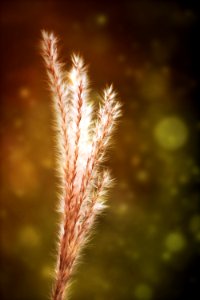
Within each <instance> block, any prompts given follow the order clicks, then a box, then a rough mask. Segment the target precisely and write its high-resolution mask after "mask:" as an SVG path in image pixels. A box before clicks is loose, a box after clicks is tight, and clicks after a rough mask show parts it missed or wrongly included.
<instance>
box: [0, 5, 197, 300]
mask: <svg viewBox="0 0 200 300" xmlns="http://www.w3.org/2000/svg"><path fill="white" fill-rule="evenodd" d="M197 2H198V1H164V0H161V1H151V0H149V1H147V0H146V1H143V0H141V1H125V0H124V1H76V0H75V1H56V0H55V1H44V0H43V1H1V4H0V5H1V103H0V104H1V118H0V123H1V131H0V132H1V151H0V159H1V189H0V193H1V210H0V220H1V229H0V233H1V274H0V279H1V283H0V288H1V296H0V299H1V300H7V299H12V300H18V299H20V300H40V299H41V300H42V299H48V297H49V294H50V291H51V283H52V277H51V273H52V271H53V269H54V263H55V249H56V237H57V223H58V220H59V216H58V214H57V213H56V211H55V209H56V204H57V184H58V182H57V179H56V176H55V171H54V167H55V147H56V145H55V140H54V132H53V129H52V119H53V114H52V111H51V104H50V103H51V97H50V94H49V92H48V90H47V82H46V73H45V68H44V66H43V62H42V59H41V57H40V49H39V41H40V37H41V36H40V35H41V34H40V31H41V29H46V30H53V31H54V32H55V33H56V34H58V36H59V37H60V44H61V45H62V47H61V53H62V56H63V58H64V60H65V62H66V67H67V68H69V67H70V55H71V53H72V51H78V52H80V53H81V54H82V55H83V56H84V58H85V61H86V63H87V64H88V65H89V75H90V78H91V88H92V89H93V91H92V93H91V97H92V99H93V100H94V101H95V102H97V98H98V97H97V95H98V93H99V92H100V91H101V89H102V88H104V86H105V84H106V83H111V82H112V83H113V84H114V86H115V88H116V89H117V91H118V94H119V97H120V99H121V101H122V102H123V117H122V118H121V122H120V125H119V128H118V130H117V132H116V134H115V139H114V145H113V148H112V149H111V150H110V152H109V160H108V162H107V163H106V164H107V165H108V166H109V167H110V168H111V170H112V174H113V177H114V178H115V179H116V185H115V187H114V188H113V189H112V191H111V192H110V196H109V200H108V204H109V208H108V209H107V210H106V212H105V214H104V215H103V216H102V217H100V218H99V222H98V225H97V227H96V231H95V235H94V236H93V238H92V241H91V243H90V244H89V246H88V247H87V249H86V250H85V251H84V254H83V256H82V263H81V265H79V267H78V270H77V272H76V275H75V277H74V278H75V280H74V284H73V287H72V297H71V299H77V300H79V299H80V300H83V299H94V300H107V299H109V300H130V299H135V300H169V299H171V300H177V299H183V297H185V299H187V300H194V299H200V298H198V297H200V289H199V285H200V278H199V277H200V274H199V270H200V263H199V260H198V258H199V254H200V247H199V246H200V211H199V199H200V197H199V196H200V192H199V190H198V187H199V181H200V167H199V161H198V144H197V141H198V136H199V132H200V118H199V115H198V113H199V112H198V107H197V104H198V101H199V99H198V96H197V94H198V89H197V84H198V72H197V71H198V62H199V50H198V49H197V48H198V47H197V40H198V36H199V34H198V32H197V22H198V17H197ZM195 3H196V4H195Z"/></svg>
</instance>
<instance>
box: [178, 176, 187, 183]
mask: <svg viewBox="0 0 200 300" xmlns="http://www.w3.org/2000/svg"><path fill="white" fill-rule="evenodd" d="M188 181H189V178H188V176H187V175H185V174H183V175H181V176H180V177H179V182H180V183H181V184H186V183H187V182H188Z"/></svg>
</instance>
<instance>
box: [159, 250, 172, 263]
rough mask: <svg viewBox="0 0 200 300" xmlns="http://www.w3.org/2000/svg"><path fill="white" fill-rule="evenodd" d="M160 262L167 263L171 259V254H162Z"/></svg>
mask: <svg viewBox="0 0 200 300" xmlns="http://www.w3.org/2000/svg"><path fill="white" fill-rule="evenodd" d="M161 258H162V260H164V261H169V260H170V259H171V254H170V252H164V253H163V254H162V256H161Z"/></svg>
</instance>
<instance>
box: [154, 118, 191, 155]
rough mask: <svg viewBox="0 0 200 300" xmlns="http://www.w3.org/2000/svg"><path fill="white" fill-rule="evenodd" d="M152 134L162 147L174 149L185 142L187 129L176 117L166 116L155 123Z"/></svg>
mask: <svg viewBox="0 0 200 300" xmlns="http://www.w3.org/2000/svg"><path fill="white" fill-rule="evenodd" d="M154 136H155V139H156V141H157V142H158V144H159V145H160V146H161V147H163V148H164V149H166V150H176V149H179V148H181V147H182V146H183V145H184V144H185V143H186V141H187V138H188V129H187V127H186V125H185V123H184V122H183V121H182V120H181V119H179V118H178V117H175V116H174V117H166V118H164V119H162V120H161V121H160V122H159V123H158V124H157V125H156V127H155V130H154Z"/></svg>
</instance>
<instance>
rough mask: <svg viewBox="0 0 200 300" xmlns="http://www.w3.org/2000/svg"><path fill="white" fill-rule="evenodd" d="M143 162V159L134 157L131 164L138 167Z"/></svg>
mask: <svg viewBox="0 0 200 300" xmlns="http://www.w3.org/2000/svg"><path fill="white" fill-rule="evenodd" d="M140 162H141V158H140V157H139V156H138V155H134V156H133V157H132V158H131V164H132V165H133V166H134V167H136V166H138V165H139V164H140Z"/></svg>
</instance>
